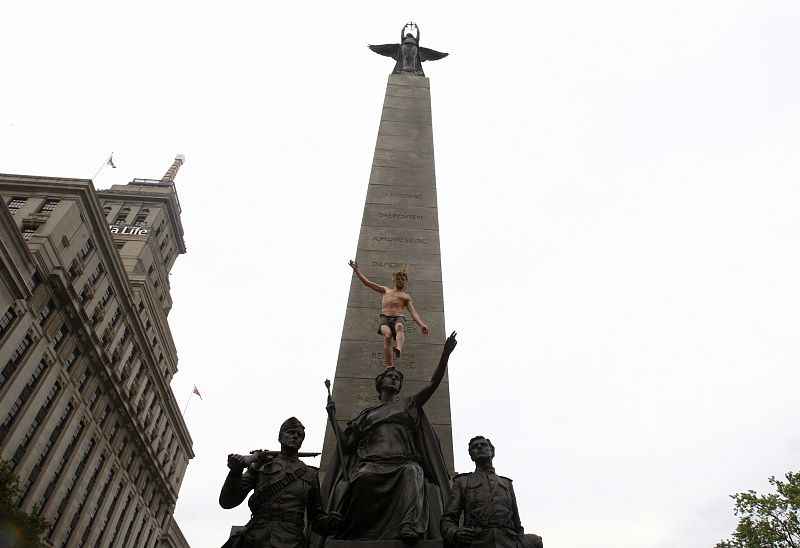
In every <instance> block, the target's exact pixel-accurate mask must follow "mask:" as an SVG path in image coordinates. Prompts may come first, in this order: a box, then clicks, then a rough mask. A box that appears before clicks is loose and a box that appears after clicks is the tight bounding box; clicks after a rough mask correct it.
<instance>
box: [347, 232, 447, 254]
mask: <svg viewBox="0 0 800 548" xmlns="http://www.w3.org/2000/svg"><path fill="white" fill-rule="evenodd" d="M358 249H359V251H360V250H362V249H365V250H367V249H368V250H372V251H394V250H397V251H405V252H407V253H434V254H436V255H438V254H439V231H438V230H421V229H415V228H389V227H383V226H362V227H361V235H360V236H359V239H358Z"/></svg>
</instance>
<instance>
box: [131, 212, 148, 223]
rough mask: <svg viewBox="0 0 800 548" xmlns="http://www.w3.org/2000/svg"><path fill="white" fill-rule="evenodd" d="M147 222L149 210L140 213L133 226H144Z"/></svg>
mask: <svg viewBox="0 0 800 548" xmlns="http://www.w3.org/2000/svg"><path fill="white" fill-rule="evenodd" d="M145 221H147V210H146V209H143V210H142V211H140V212H139V213H138V215H136V218H135V219H134V221H133V226H144V225H145V224H146V223H145Z"/></svg>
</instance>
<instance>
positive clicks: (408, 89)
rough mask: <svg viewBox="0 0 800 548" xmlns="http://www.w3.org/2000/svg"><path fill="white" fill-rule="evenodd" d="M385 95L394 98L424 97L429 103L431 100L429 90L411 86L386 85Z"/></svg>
mask: <svg viewBox="0 0 800 548" xmlns="http://www.w3.org/2000/svg"><path fill="white" fill-rule="evenodd" d="M386 95H389V96H396V97H424V98H426V99H427V100H428V101H429V104H430V100H431V90H430V89H429V88H427V87H412V86H397V85H394V84H388V85H387V86H386Z"/></svg>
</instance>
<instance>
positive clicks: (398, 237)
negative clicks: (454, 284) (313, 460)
mask: <svg viewBox="0 0 800 548" xmlns="http://www.w3.org/2000/svg"><path fill="white" fill-rule="evenodd" d="M388 46H389V45H387V46H386V47H387V48H388ZM370 47H371V48H372V49H373V51H376V52H377V53H382V54H384V55H389V54H387V53H384V52H382V51H378V50H377V49H376V48H380V47H384V46H370ZM420 49H423V48H420ZM427 51H429V52H430V51H432V50H427ZM434 53H438V52H434ZM440 55H441V56H443V55H446V54H440ZM389 56H391V55H389ZM398 57H400V59H398V63H397V64H398V66H397V67H396V68H395V72H396V73H394V74H391V75H390V76H389V81H388V83H387V85H386V96H385V98H384V101H383V112H382V114H381V121H380V127H379V129H378V139H377V143H376V145H375V155H374V157H373V160H372V172H371V174H370V178H369V186H368V187H367V197H366V203H365V205H364V215H363V217H362V220H361V232H360V234H359V238H358V249H357V251H356V256H355V259H356V261H358V264H359V268H360V270H361V272H363V273H364V275H366V276H367V278H369V279H370V280H372V281H374V282H375V283H378V284H381V285H386V286H389V287H393V283H392V272H395V271H397V270H399V269H401V268H405V269H406V270H407V271H408V273H409V282H408V287H407V289H406V291H407V292H408V293H409V294H410V295H411V298H412V299H413V302H414V306H415V308H416V309H417V312H419V314H420V316H421V317H422V320H423V321H424V322H425V323H427V324H428V327H429V328H430V335H428V336H423V335H422V332H421V331H420V328H419V326H418V325H417V324H416V323H414V321H413V320H411V317H410V315H408V314H406V317H407V322H406V344H405V347H404V348H403V355H402V356H401V357H400V359H399V360H395V362H396V363H395V366H396V367H397V368H398V369H399V370H400V371H401V372H402V373H403V374H404V376H405V380H404V383H403V388H402V395H403V396H407V395H411V394H414V393H415V392H417V391H418V390H420V389H421V388H422V387H423V386H425V385H426V384H427V383H428V382H429V380H430V378H431V375H432V374H433V371H434V369H435V368H436V365H437V364H438V361H439V356H440V355H441V352H442V346H443V343H444V340H445V338H446V330H445V325H444V299H443V296H442V267H441V257H440V255H441V251H440V247H439V218H438V212H437V202H436V176H435V170H434V158H433V131H432V124H431V96H430V81H429V80H428V78H426V77H425V76H424V74H422V70H421V66H420V63H419V61H417V63H416V67H410V70H403V67H402V62H403V60H402V55H398ZM436 58H438V57H436ZM428 59H430V60H432V59H434V57H429V58H428ZM428 59H425V58H423V59H422V60H428ZM342 262H343V263H344V260H343V261H342ZM343 266H345V265H343ZM380 303H381V295H380V294H379V293H376V292H375V291H373V290H371V289H369V288H367V287H366V286H364V285H363V284H362V283H361V282H360V281H359V279H358V278H357V277H356V276H355V274H354V275H353V277H352V279H351V282H350V296H349V297H348V300H347V313H346V315H345V320H344V328H343V329H342V340H341V344H340V347H339V358H338V361H337V364H336V374H335V377H334V383H333V398H334V400H335V401H336V414H337V420H338V421H339V423H340V425H341V426H342V427H343V428H344V427H345V425H346V423H347V421H348V420H350V419H352V418H353V417H355V416H356V415H358V413H359V412H360V411H361V410H362V409H364V408H365V407H367V406H372V405H376V404H377V403H378V398H377V396H378V395H377V392H376V391H375V384H374V379H375V376H376V375H378V374H379V373H381V372H382V371H384V369H385V368H386V363H385V362H384V358H383V338H382V337H381V336H380V335H379V334H378V314H379V313H380ZM451 362H452V361H451ZM425 410H426V413H427V415H428V418H429V419H430V421H431V423H432V424H433V426H434V429H435V430H436V432H437V434H438V435H439V439H440V441H441V445H442V450H443V452H444V457H445V462H446V464H447V467H448V469H449V471H450V472H451V473H452V471H453V441H452V439H453V436H452V429H451V422H450V391H449V384H448V377H447V376H445V378H444V381H443V382H442V384H441V385H440V387H439V389H438V390H437V391H436V393H435V394H434V396H433V397H432V398H431V399H430V400H429V401H428V403H427V404H426V405H425ZM335 444H336V442H335V439H334V436H333V432H332V430H331V427H330V425H328V429H327V431H326V433H325V443H324V446H323V450H322V460H321V463H320V465H321V470H320V472H321V477H324V474H325V470H326V469H327V467H328V464H329V462H330V459H331V458H332V456H333V454H334V453H335V452H336V445H335Z"/></svg>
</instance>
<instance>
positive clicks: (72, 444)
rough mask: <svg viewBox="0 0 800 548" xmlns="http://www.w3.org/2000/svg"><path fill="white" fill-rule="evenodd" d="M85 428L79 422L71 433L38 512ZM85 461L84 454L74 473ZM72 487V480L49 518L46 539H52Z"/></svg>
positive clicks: (45, 501) (51, 491)
mask: <svg viewBox="0 0 800 548" xmlns="http://www.w3.org/2000/svg"><path fill="white" fill-rule="evenodd" d="M85 428H86V423H85V422H83V421H80V422H79V423H78V426H76V427H75V431H74V432H73V433H72V438H70V440H69V444H67V448H66V449H65V450H64V454H63V455H62V456H61V458H60V459H59V460H58V463H57V464H56V469H55V471H54V472H53V477H52V478H50V483H48V484H47V488H46V489H45V490H44V495H43V496H42V500H41V501H39V505H38V509H39V511H41V510H42V509H43V508H44V505H45V504H47V501H48V500H49V499H50V496H51V495H52V494H53V491H55V489H56V486H57V485H59V480H60V479H61V472H63V471H64V466H65V465H66V464H67V463H68V462H69V459H70V457H72V453H73V452H74V451H75V448H76V447H77V446H78V442H79V440H80V437H81V434H82V433H83V430H84V429H85ZM93 445H94V442H92V446H93ZM85 460H86V453H84V455H83V457H81V463H80V464H79V465H78V468H77V469H76V470H77V472H76V473H78V472H80V470H81V468H82V466H83V463H84V462H85ZM72 485H75V480H74V479H73V481H72V484H71V485H70V487H69V489H68V491H67V494H66V495H65V496H64V498H63V499H62V500H61V504H60V505H59V506H58V508H56V511H55V514H54V515H53V516H52V517H51V518H50V524H51V525H50V529H48V531H47V537H48V538H52V536H53V531H54V530H55V528H56V525H57V524H58V519H59V518H60V517H61V515H62V514H63V513H64V510H65V509H66V507H67V502H68V500H69V495H70V492H71V490H72Z"/></svg>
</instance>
